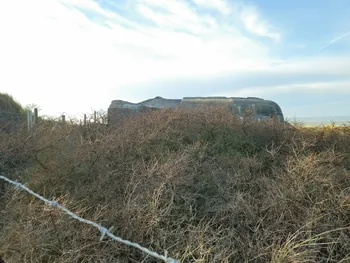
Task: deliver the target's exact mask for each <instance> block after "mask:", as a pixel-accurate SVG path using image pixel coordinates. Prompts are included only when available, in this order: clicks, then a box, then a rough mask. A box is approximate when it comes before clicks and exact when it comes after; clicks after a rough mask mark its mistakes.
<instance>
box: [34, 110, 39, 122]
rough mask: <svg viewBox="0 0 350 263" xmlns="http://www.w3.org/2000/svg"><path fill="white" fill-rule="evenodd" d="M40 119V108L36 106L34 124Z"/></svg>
mask: <svg viewBox="0 0 350 263" xmlns="http://www.w3.org/2000/svg"><path fill="white" fill-rule="evenodd" d="M38 119H39V114H38V109H37V108H35V109H34V125H35V124H37V123H38Z"/></svg>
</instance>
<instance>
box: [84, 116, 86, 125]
mask: <svg viewBox="0 0 350 263" xmlns="http://www.w3.org/2000/svg"><path fill="white" fill-rule="evenodd" d="M84 126H86V114H84Z"/></svg>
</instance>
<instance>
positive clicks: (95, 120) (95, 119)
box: [94, 111, 97, 123]
mask: <svg viewBox="0 0 350 263" xmlns="http://www.w3.org/2000/svg"><path fill="white" fill-rule="evenodd" d="M96 115H97V114H96V111H94V123H96V122H97V118H96Z"/></svg>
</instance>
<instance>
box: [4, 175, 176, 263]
mask: <svg viewBox="0 0 350 263" xmlns="http://www.w3.org/2000/svg"><path fill="white" fill-rule="evenodd" d="M0 179H2V180H4V181H6V182H8V183H10V184H12V185H14V186H15V187H17V188H20V189H23V190H25V191H26V192H28V193H29V194H31V195H33V196H35V197H36V198H38V199H40V200H41V201H43V202H44V203H46V204H48V205H50V206H52V207H56V208H58V209H60V210H62V211H64V212H65V213H66V214H68V215H69V216H70V217H72V218H74V219H76V220H78V221H80V222H82V223H85V224H88V225H91V226H94V227H96V228H97V229H98V230H99V231H100V232H101V234H102V236H101V238H100V241H102V239H103V238H104V237H105V236H109V237H110V238H112V239H113V240H115V241H118V242H120V243H123V244H125V245H127V246H131V247H134V248H137V249H139V250H141V251H142V252H144V253H146V254H148V255H150V256H153V257H155V258H158V259H160V260H163V261H164V262H167V263H180V261H179V260H176V259H173V258H169V257H167V252H165V256H163V255H160V254H158V253H156V252H154V251H151V250H149V249H147V248H145V247H142V246H141V245H139V244H137V243H134V242H131V241H128V240H124V239H122V238H120V237H117V236H115V235H114V234H112V233H111V229H112V228H113V227H112V228H110V229H107V228H106V227H103V226H101V225H100V224H97V223H96V222H93V221H90V220H88V219H84V218H82V217H80V216H78V215H77V214H75V213H73V212H71V211H70V210H68V209H67V208H65V207H64V206H61V205H60V204H59V203H58V202H56V201H50V200H48V199H46V198H45V197H43V196H41V195H39V194H37V193H35V192H34V191H32V190H30V189H29V188H28V187H26V186H25V185H23V184H21V183H19V182H15V181H12V180H11V179H9V178H7V177H5V176H3V175H0Z"/></svg>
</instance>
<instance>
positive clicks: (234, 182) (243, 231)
mask: <svg viewBox="0 0 350 263" xmlns="http://www.w3.org/2000/svg"><path fill="white" fill-rule="evenodd" d="M82 134H84V136H82ZM0 156H1V157H0V172H1V173H5V174H7V175H9V176H11V177H12V178H15V179H19V180H21V181H22V182H26V183H27V184H28V186H29V187H31V188H32V189H34V190H35V191H36V192H38V193H40V194H42V195H44V196H46V197H47V198H52V197H55V198H56V199H58V200H59V201H60V202H61V203H63V204H64V205H66V207H67V208H68V209H70V210H72V211H74V212H76V213H78V214H79V215H81V216H83V217H85V218H88V219H91V220H94V221H97V222H99V223H101V224H103V225H107V226H114V232H115V234H116V235H118V236H120V237H122V238H125V239H129V240H132V241H135V242H138V243H140V244H142V245H143V246H146V247H148V248H150V249H153V250H155V251H157V252H159V253H162V252H163V251H164V250H168V251H169V255H170V256H171V257H173V258H179V259H181V260H182V262H196V263H200V262H223V263H226V262H271V263H292V262H293V263H294V262H298V263H299V262H350V258H349V257H350V245H349V244H350V128H349V127H344V128H343V129H341V130H339V129H332V128H329V127H323V128H315V129H309V128H302V127H301V128H300V129H298V130H297V131H292V130H283V129H281V128H280V127H279V125H278V124H276V123H274V122H272V121H271V122H265V123H253V122H251V121H248V122H246V123H241V122H240V121H238V120H236V119H235V118H234V116H232V115H231V114H229V113H227V112H225V111H223V110H220V109H211V110H207V111H203V110H199V109H198V110H193V111H186V110H175V111H171V110H162V111H156V112H148V113H145V114H144V115H142V116H135V117H132V118H131V119H129V120H127V121H125V122H124V123H122V124H121V125H119V126H118V127H115V128H113V129H112V128H107V127H104V126H91V127H90V128H89V129H88V130H86V131H85V132H84V133H83V131H82V128H81V127H79V126H75V125H67V126H66V127H63V126H62V125H58V124H57V123H55V122H43V123H42V124H40V125H39V126H38V127H37V129H36V130H35V131H34V132H33V133H32V134H28V133H27V132H26V131H25V130H23V131H22V132H18V133H16V134H15V133H12V134H4V133H1V134H0ZM0 189H1V194H0V199H1V200H0V212H1V215H0V237H1V238H0V256H1V257H2V258H3V260H4V261H5V262H6V263H14V262H57V263H58V262H60V263H65V262H70V263H71V262H79V263H82V262H101V263H102V262H103V263H107V262H156V261H155V260H154V259H153V258H151V257H146V256H145V255H143V254H141V253H140V252H139V251H136V250H135V249H131V248H128V247H125V246H124V245H120V244H118V243H116V242H114V241H110V240H108V239H105V240H104V241H102V242H99V233H98V231H97V230H96V229H93V228H90V227H87V226H86V225H83V224H81V223H79V222H76V221H74V220H73V219H71V218H69V217H67V216H65V215H63V214H61V213H60V212H58V211H56V210H51V209H48V208H47V207H45V206H44V205H43V204H41V203H40V202H39V201H38V200H36V199H34V198H33V197H31V196H28V195H27V194H26V193H23V192H19V191H18V190H14V189H12V187H9V186H8V185H6V184H5V183H2V182H0Z"/></svg>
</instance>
